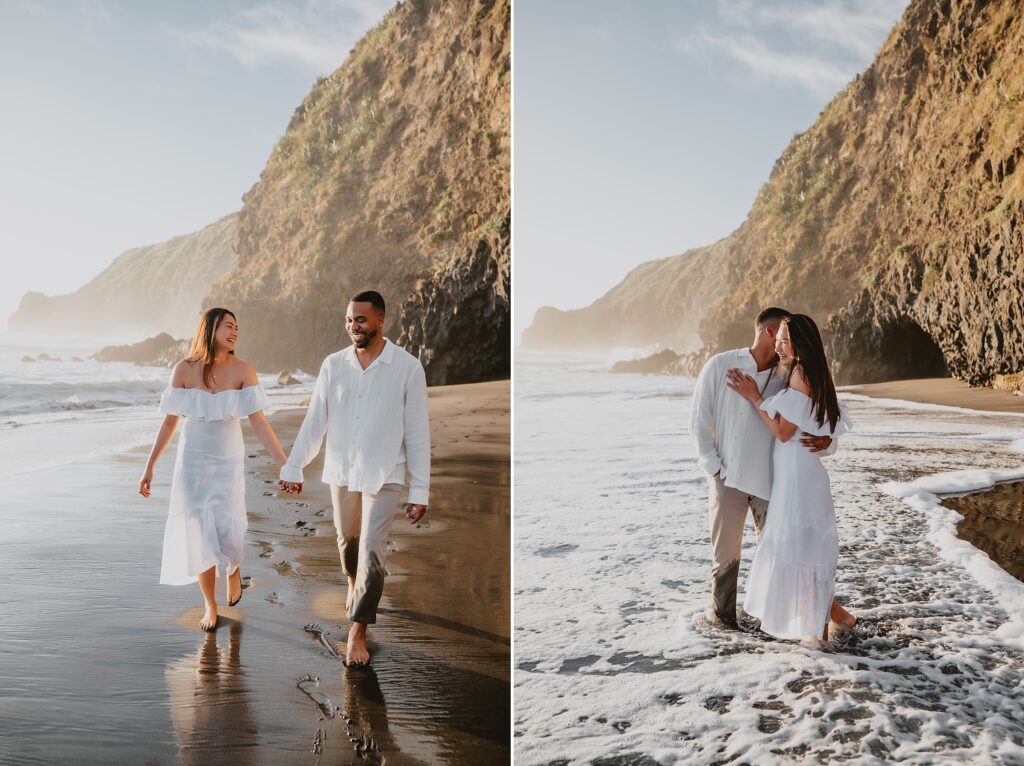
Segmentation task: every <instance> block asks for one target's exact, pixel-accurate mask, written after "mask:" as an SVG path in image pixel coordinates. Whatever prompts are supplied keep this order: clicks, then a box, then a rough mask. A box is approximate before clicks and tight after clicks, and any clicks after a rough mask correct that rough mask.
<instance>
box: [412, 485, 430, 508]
mask: <svg viewBox="0 0 1024 766" xmlns="http://www.w3.org/2000/svg"><path fill="white" fill-rule="evenodd" d="M429 495H430V491H429V490H426V489H417V488H414V487H409V502H410V503H412V504H413V505H427V504H428V503H427V499H428V497H429Z"/></svg>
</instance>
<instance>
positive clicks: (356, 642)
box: [345, 622, 370, 665]
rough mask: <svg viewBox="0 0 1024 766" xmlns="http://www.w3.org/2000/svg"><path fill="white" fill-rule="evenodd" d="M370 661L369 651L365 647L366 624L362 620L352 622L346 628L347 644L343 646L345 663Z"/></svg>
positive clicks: (357, 663)
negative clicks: (349, 626)
mask: <svg viewBox="0 0 1024 766" xmlns="http://www.w3.org/2000/svg"><path fill="white" fill-rule="evenodd" d="M369 662H370V652H369V651H368V650H367V648H366V625H365V624H364V623H362V622H353V623H352V627H351V628H349V629H348V644H347V646H346V648H345V664H346V665H367V664H369Z"/></svg>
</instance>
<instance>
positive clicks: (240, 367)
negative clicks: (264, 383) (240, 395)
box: [231, 356, 260, 386]
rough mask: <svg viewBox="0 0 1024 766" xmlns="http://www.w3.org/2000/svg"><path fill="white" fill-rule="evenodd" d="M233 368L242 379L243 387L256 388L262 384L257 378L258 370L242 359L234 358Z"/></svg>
mask: <svg viewBox="0 0 1024 766" xmlns="http://www.w3.org/2000/svg"><path fill="white" fill-rule="evenodd" d="M231 366H232V367H233V368H234V369H235V371H236V372H237V373H238V374H239V376H240V377H241V378H242V385H243V386H254V385H257V384H258V383H259V382H260V381H259V378H258V377H257V376H256V368H255V367H253V366H252V365H251V364H250V363H249V362H247V361H245V360H244V359H242V358H241V357H238V356H232V357H231Z"/></svg>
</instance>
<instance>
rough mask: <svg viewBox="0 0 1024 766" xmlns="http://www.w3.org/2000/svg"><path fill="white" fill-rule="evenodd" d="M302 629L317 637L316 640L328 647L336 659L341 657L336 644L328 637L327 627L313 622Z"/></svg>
mask: <svg viewBox="0 0 1024 766" xmlns="http://www.w3.org/2000/svg"><path fill="white" fill-rule="evenodd" d="M302 629H303V630H304V631H306V632H307V633H309V635H311V636H312V637H313V638H315V639H316V642H317V643H318V644H320V646H322V647H323V648H324V649H326V650H327V651H328V653H330V655H331V656H332V657H334V659H336V660H340V659H341V656H340V655H339V654H338V650H337V649H335V648H334V644H332V643H331V642H330V640H329V639H328V638H327V628H325V627H324V626H323V625H321V624H320V623H318V622H311V623H310V624H309V625H304V626H303V627H302Z"/></svg>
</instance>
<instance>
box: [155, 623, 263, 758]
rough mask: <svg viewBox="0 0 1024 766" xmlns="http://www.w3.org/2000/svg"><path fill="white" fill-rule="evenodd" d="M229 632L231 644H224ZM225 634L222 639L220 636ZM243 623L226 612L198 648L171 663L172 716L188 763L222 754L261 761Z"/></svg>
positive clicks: (167, 674) (168, 672)
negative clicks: (247, 678) (248, 684)
mask: <svg viewBox="0 0 1024 766" xmlns="http://www.w3.org/2000/svg"><path fill="white" fill-rule="evenodd" d="M225 635H227V647H226V648H225V647H222V646H221V642H222V641H223V637H224V636H225ZM218 639H220V640H218ZM241 646H242V623H240V622H238V621H237V620H232V619H230V618H226V617H223V616H221V618H220V623H219V626H218V629H217V630H216V631H214V632H212V633H207V634H206V636H205V637H204V639H203V641H202V643H201V644H200V646H199V649H198V651H197V652H196V653H194V654H190V655H188V656H185V657H182V658H181V659H178V660H175V661H174V662H172V663H171V664H169V665H168V666H167V670H166V672H165V677H166V679H167V688H168V691H169V694H170V708H171V719H172V721H173V723H174V731H175V734H176V735H177V738H178V757H179V758H180V761H181V763H183V764H193V763H194V764H208V763H209V762H210V754H211V753H217V754H218V756H219V757H222V758H224V759H225V760H226V761H230V762H231V763H235V764H254V763H256V762H257V757H256V753H257V747H258V746H259V732H258V730H257V727H256V717H255V715H254V714H253V711H252V708H251V707H250V700H249V690H248V688H247V687H246V681H245V671H244V668H243V665H242V663H241V659H240V658H241Z"/></svg>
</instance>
